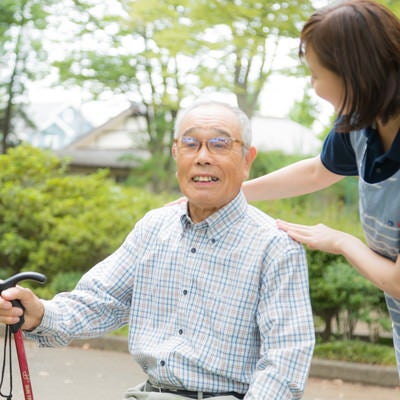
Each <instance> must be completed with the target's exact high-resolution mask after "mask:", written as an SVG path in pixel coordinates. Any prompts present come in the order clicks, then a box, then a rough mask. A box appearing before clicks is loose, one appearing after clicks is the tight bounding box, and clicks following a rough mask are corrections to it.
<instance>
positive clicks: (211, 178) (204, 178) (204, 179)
mask: <svg viewBox="0 0 400 400" xmlns="http://www.w3.org/2000/svg"><path fill="white" fill-rule="evenodd" d="M192 181H193V182H217V181H219V179H218V178H217V177H215V176H194V177H193V178H192Z"/></svg>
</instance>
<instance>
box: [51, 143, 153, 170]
mask: <svg viewBox="0 0 400 400" xmlns="http://www.w3.org/2000/svg"><path fill="white" fill-rule="evenodd" d="M55 154H56V155H57V156H58V157H60V158H62V159H66V160H67V161H68V162H69V164H70V165H72V166H82V167H91V168H114V169H119V168H133V167H136V166H137V165H138V158H141V159H146V158H148V157H149V153H148V152H147V151H144V150H132V149H124V150H104V149H74V148H71V149H62V150H56V151H55Z"/></svg>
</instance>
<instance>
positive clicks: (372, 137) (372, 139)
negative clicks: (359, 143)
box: [363, 127, 400, 163]
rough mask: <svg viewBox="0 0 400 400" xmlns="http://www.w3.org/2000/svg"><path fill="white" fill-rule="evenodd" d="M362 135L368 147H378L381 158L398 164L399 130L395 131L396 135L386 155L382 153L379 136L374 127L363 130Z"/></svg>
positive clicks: (399, 149)
mask: <svg viewBox="0 0 400 400" xmlns="http://www.w3.org/2000/svg"><path fill="white" fill-rule="evenodd" d="M363 133H364V135H365V136H366V138H367V143H368V146H373V147H375V146H379V147H380V149H381V157H382V158H390V159H391V160H393V161H396V162H399V163H400V129H399V130H398V131H397V135H396V137H395V138H394V140H393V143H392V146H391V148H390V149H389V150H388V151H387V152H386V153H383V150H382V145H381V142H380V138H379V134H378V131H377V130H376V128H375V127H369V128H366V129H364V130H363Z"/></svg>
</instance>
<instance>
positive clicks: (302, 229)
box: [277, 220, 349, 254]
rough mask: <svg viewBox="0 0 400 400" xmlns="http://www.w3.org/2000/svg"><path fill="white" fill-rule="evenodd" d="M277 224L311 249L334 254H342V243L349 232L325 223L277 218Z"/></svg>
mask: <svg viewBox="0 0 400 400" xmlns="http://www.w3.org/2000/svg"><path fill="white" fill-rule="evenodd" d="M277 225H278V227H279V228H280V229H282V230H283V231H285V232H286V233H287V234H288V235H289V236H290V237H291V238H292V239H294V240H296V241H298V242H300V243H303V244H305V245H306V246H308V247H309V248H310V249H314V250H321V251H325V252H327V253H332V254H342V243H343V241H344V240H346V237H348V236H349V234H347V233H345V232H342V231H338V230H336V229H332V228H329V227H328V226H326V225H324V224H317V225H299V224H292V223H290V222H286V221H281V220H277Z"/></svg>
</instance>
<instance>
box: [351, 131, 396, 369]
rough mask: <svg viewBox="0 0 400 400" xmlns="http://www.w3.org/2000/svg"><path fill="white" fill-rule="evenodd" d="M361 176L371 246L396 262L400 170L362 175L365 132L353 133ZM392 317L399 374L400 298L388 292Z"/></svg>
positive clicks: (362, 211)
mask: <svg viewBox="0 0 400 400" xmlns="http://www.w3.org/2000/svg"><path fill="white" fill-rule="evenodd" d="M350 140H351V144H352V146H353V149H354V152H355V154H356V158H357V168H358V175H359V183H358V189H359V199H360V200H359V209H360V220H361V223H362V226H363V230H364V234H365V238H366V241H367V243H368V246H369V247H370V248H371V249H372V250H374V251H375V252H376V253H378V254H380V255H381V256H383V257H386V258H388V259H390V260H392V261H396V259H397V257H398V255H399V249H400V170H399V171H397V172H396V173H395V174H394V175H392V176H391V177H390V178H387V179H386V180H384V181H381V182H378V183H368V182H365V181H364V179H363V178H362V177H363V171H364V163H365V159H366V148H367V139H366V137H365V135H364V134H363V132H362V131H354V132H351V133H350ZM385 298H386V304H387V307H388V310H389V314H390V317H391V319H392V326H393V344H394V349H395V352H396V360H397V369H398V372H399V376H400V299H395V298H393V297H392V296H389V295H388V294H387V293H385Z"/></svg>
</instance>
